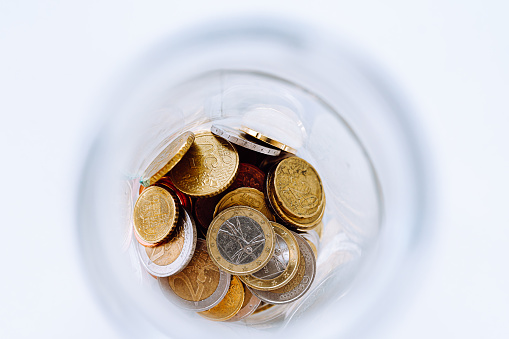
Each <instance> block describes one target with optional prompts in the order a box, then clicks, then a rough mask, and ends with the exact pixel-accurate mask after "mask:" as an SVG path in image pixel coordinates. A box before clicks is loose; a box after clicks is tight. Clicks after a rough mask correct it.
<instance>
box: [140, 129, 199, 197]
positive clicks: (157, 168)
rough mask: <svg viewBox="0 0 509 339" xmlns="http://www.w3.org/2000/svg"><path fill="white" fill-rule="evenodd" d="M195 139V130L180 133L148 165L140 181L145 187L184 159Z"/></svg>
mask: <svg viewBox="0 0 509 339" xmlns="http://www.w3.org/2000/svg"><path fill="white" fill-rule="evenodd" d="M193 141H194V134H193V132H189V131H188V132H184V133H182V134H181V135H179V136H178V137H177V138H176V139H175V140H173V141H172V142H171V143H170V144H169V145H168V146H166V148H165V149H164V150H163V151H162V152H161V153H159V155H158V156H157V157H156V158H155V159H154V160H153V161H152V162H151V163H150V165H148V167H147V169H146V170H145V172H144V173H143V174H142V176H141V178H140V183H141V184H142V185H143V186H145V187H148V186H150V185H153V184H154V183H155V182H156V181H157V180H159V179H160V178H161V177H162V176H163V175H165V174H166V173H168V172H169V171H170V170H171V169H172V168H173V167H174V166H175V165H176V164H177V163H178V162H179V161H180V160H181V159H182V157H183V156H184V154H185V153H186V152H187V151H188V150H189V148H190V147H191V144H192V143H193Z"/></svg>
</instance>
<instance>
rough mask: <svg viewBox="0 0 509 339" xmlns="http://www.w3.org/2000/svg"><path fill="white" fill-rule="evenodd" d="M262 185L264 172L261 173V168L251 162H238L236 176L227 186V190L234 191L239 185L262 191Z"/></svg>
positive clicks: (263, 183)
mask: <svg viewBox="0 0 509 339" xmlns="http://www.w3.org/2000/svg"><path fill="white" fill-rule="evenodd" d="M264 186H265V173H263V172H262V170H260V169H259V168H258V167H256V166H254V165H251V164H246V163H240V164H239V169H238V171H237V178H236V179H235V181H234V182H233V184H231V186H230V187H228V190H229V191H234V190H236V189H237V188H240V187H251V188H256V189H257V190H258V191H260V192H263V188H264Z"/></svg>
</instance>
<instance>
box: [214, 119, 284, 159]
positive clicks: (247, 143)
mask: <svg viewBox="0 0 509 339" xmlns="http://www.w3.org/2000/svg"><path fill="white" fill-rule="evenodd" d="M210 131H211V132H212V133H213V134H215V135H217V136H220V137H221V138H224V139H226V140H228V141H229V142H231V143H232V144H235V145H238V146H242V147H244V148H247V149H249V150H251V151H255V152H258V153H262V154H265V155H271V156H276V155H279V153H281V151H280V150H279V149H275V148H273V147H268V146H265V145H260V143H255V142H252V141H251V140H249V139H247V138H246V137H245V133H244V132H242V131H239V130H237V129H235V128H231V127H228V126H223V125H212V127H211V128H210Z"/></svg>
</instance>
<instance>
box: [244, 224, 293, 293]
mask: <svg viewBox="0 0 509 339" xmlns="http://www.w3.org/2000/svg"><path fill="white" fill-rule="evenodd" d="M272 226H273V228H274V232H275V234H276V244H275V248H274V254H273V255H272V258H271V259H270V260H269V262H268V263H267V265H265V266H264V267H263V268H262V269H261V270H259V271H257V272H255V273H251V274H250V275H244V276H240V279H241V280H242V281H243V282H244V283H245V284H246V285H248V286H250V287H252V288H255V289H257V290H262V291H270V290H275V289H278V288H280V287H283V286H284V285H286V284H288V282H289V281H290V280H291V279H292V278H293V277H294V276H295V274H297V271H298V268H299V260H300V252H299V245H298V244H297V240H296V239H295V237H294V236H293V234H292V233H291V232H290V231H289V230H287V229H286V228H285V227H284V226H281V225H279V224H278V223H275V222H273V223H272Z"/></svg>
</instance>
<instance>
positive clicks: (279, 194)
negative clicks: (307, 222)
mask: <svg viewBox="0 0 509 339" xmlns="http://www.w3.org/2000/svg"><path fill="white" fill-rule="evenodd" d="M272 184H273V185H274V198H275V199H276V201H277V202H278V205H279V206H280V207H281V209H282V210H283V211H284V212H285V214H287V215H288V216H289V217H291V218H298V219H304V218H316V216H317V215H319V214H320V212H321V209H322V208H323V206H324V204H325V200H324V197H325V194H324V190H323V186H322V180H321V179H320V176H319V175H318V173H317V172H316V170H315V169H314V167H313V166H311V165H310V164H309V163H308V162H307V161H305V160H304V159H301V158H299V157H291V158H287V159H283V160H282V161H281V162H280V163H279V164H278V165H277V166H276V168H275V170H274V177H273V182H272Z"/></svg>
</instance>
